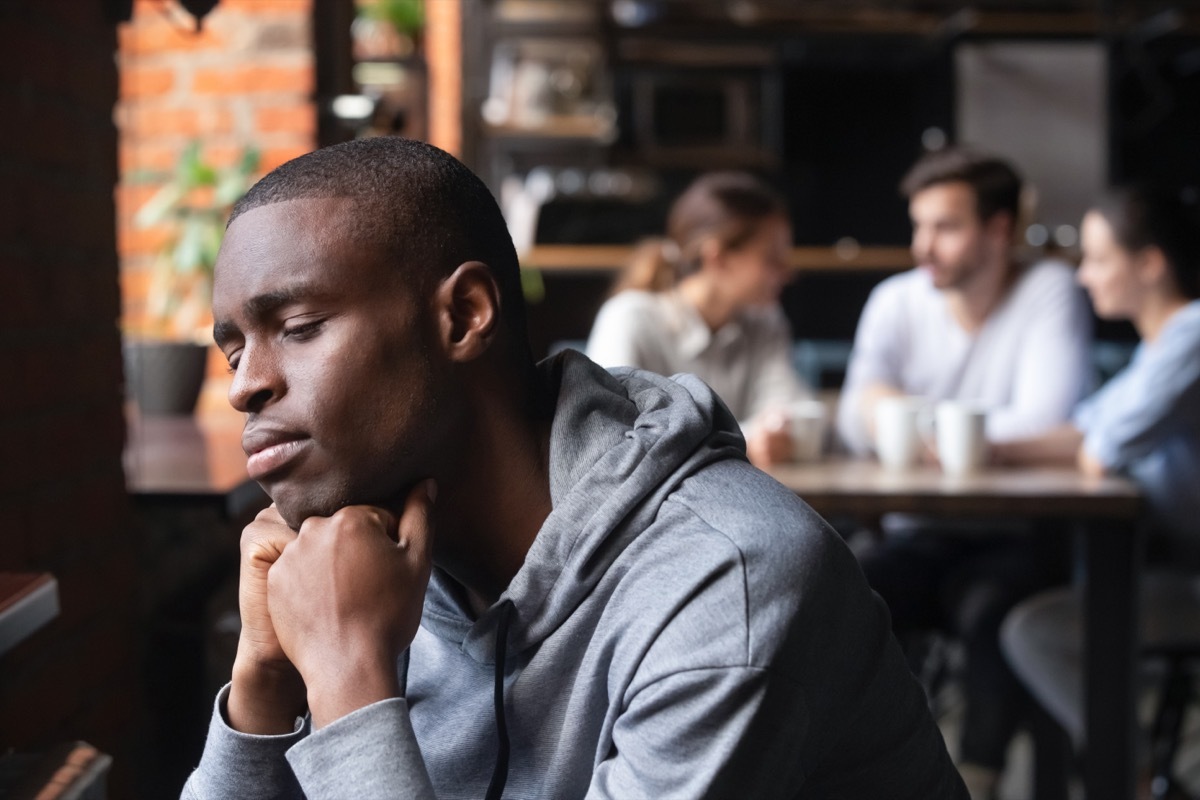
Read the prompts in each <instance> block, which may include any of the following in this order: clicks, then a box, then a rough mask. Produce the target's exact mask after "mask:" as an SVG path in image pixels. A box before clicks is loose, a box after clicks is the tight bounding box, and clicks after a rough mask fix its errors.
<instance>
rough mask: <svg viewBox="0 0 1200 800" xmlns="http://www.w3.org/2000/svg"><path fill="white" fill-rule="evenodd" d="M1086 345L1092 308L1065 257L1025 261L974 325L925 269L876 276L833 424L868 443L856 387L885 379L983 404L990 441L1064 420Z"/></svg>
mask: <svg viewBox="0 0 1200 800" xmlns="http://www.w3.org/2000/svg"><path fill="white" fill-rule="evenodd" d="M1090 350H1091V316H1090V314H1089V313H1088V306H1087V301H1086V299H1085V297H1084V294H1083V291H1082V289H1080V288H1079V287H1078V286H1077V285H1076V283H1075V275H1074V270H1073V269H1072V268H1071V267H1070V266H1069V265H1068V264H1065V263H1063V262H1059V261H1042V262H1038V263H1036V264H1034V265H1032V266H1030V267H1028V268H1027V269H1025V271H1024V272H1023V273H1022V275H1021V276H1020V277H1019V278H1018V279H1017V282H1016V284H1015V285H1014V286H1013V287H1012V289H1011V290H1010V291H1009V293H1008V295H1007V297H1005V298H1004V300H1002V301H1001V303H1000V305H999V306H997V307H996V309H995V310H994V311H993V312H992V313H991V315H990V316H989V317H988V318H987V321H986V322H985V323H984V324H983V327H982V328H980V329H979V330H978V331H977V332H975V333H974V334H971V333H968V332H967V331H965V330H964V329H963V328H962V326H961V325H959V324H958V322H957V321H956V320H955V319H954V317H953V316H952V315H951V313H950V309H949V306H948V304H947V302H946V296H945V295H944V294H943V293H942V292H941V291H940V290H938V289H937V288H935V287H934V285H933V282H932V280H931V278H930V276H929V274H928V273H927V272H926V271H924V270H921V269H914V270H910V271H908V272H904V273H902V274H900V275H895V276H893V277H891V278H888V279H887V280H885V281H883V282H882V283H880V284H879V285H878V286H876V287H875V289H874V290H873V291H872V292H871V296H870V298H869V299H868V300H867V305H866V307H865V308H864V309H863V313H862V317H861V319H860V320H859V323H858V331H857V333H856V334H855V338H854V350H853V352H852V353H851V356H850V366H849V368H848V370H847V372H846V382H845V385H844V386H843V388H842V395H841V402H840V405H839V408H838V432H839V434H840V435H841V437H842V440H843V441H844V442H845V443H846V445H847V447H848V448H849V449H850V450H851V451H853V452H855V453H860V454H861V453H866V452H868V451H870V449H871V442H870V441H869V436H868V432H867V426H866V421H865V419H864V417H863V413H862V411H861V410H860V406H861V402H862V393H863V390H864V389H865V388H866V387H868V386H870V385H872V384H875V383H885V384H888V385H891V386H895V387H896V388H898V389H900V390H901V391H903V392H904V393H905V394H908V395H913V396H918V397H923V398H926V399H927V400H929V401H930V402H936V401H939V400H962V401H968V402H972V403H977V404H980V405H982V406H983V407H984V408H986V409H987V411H988V419H987V433H988V438H989V439H991V440H993V441H1005V440H1011V439H1021V438H1025V437H1028V436H1036V435H1038V434H1040V433H1044V432H1045V431H1047V430H1049V429H1050V428H1052V427H1054V426H1056V425H1059V424H1060V423H1063V422H1066V421H1067V420H1068V419H1069V418H1070V414H1071V410H1072V408H1074V406H1075V404H1076V403H1078V402H1079V400H1080V399H1081V398H1082V397H1083V396H1084V395H1085V394H1086V393H1087V391H1088V390H1089V388H1090V386H1091V376H1092V371H1091V353H1090Z"/></svg>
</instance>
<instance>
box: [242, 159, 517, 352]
mask: <svg viewBox="0 0 1200 800" xmlns="http://www.w3.org/2000/svg"><path fill="white" fill-rule="evenodd" d="M333 197H344V198H349V199H350V200H352V201H353V202H354V204H355V214H356V218H355V221H354V225H353V229H352V230H350V231H348V232H347V233H348V234H349V235H351V236H354V237H361V238H365V239H367V240H369V241H374V242H375V243H376V244H377V245H378V246H379V247H381V248H382V249H383V251H384V252H385V253H386V254H387V255H388V257H389V258H391V260H392V261H393V262H394V263H395V264H396V266H397V268H400V269H405V270H408V271H410V272H411V273H412V276H413V279H414V282H415V285H416V286H417V287H418V288H422V289H423V288H428V287H431V286H432V285H434V283H435V282H436V281H437V280H440V279H441V278H444V277H446V276H448V275H450V274H451V273H452V272H453V271H454V269H455V268H456V267H458V266H459V265H460V264H463V263H466V262H468V261H482V262H483V263H485V264H487V265H488V268H489V269H490V270H491V272H492V274H493V275H494V276H495V278H496V283H497V285H498V286H499V289H500V304H501V319H502V320H503V321H504V323H505V325H506V326H507V327H508V328H509V330H510V331H511V332H512V333H513V334H514V335H515V337H516V343H517V345H518V347H519V348H522V349H527V348H528V343H527V341H528V340H527V336H526V321H525V302H524V297H523V295H522V292H521V275H520V265H519V263H518V261H517V253H516V250H515V248H514V247H513V243H512V237H511V236H510V235H509V232H508V228H507V226H506V225H505V222H504V217H503V216H502V215H501V213H500V208H499V206H497V205H496V200H495V198H494V197H492V194H491V192H489V191H488V189H487V187H486V186H484V184H483V181H481V180H480V179H479V178H478V177H477V176H476V175H475V174H474V173H473V172H471V171H470V170H469V169H467V168H466V166H464V165H463V164H462V163H461V162H460V161H458V159H456V158H454V157H453V156H451V155H450V154H449V153H447V152H445V151H443V150H440V149H438V148H437V147H434V146H433V145H430V144H426V143H425V142H419V141H416V140H413V139H404V138H400V137H397V136H380V137H375V138H370V139H357V140H354V141H350V142H344V143H342V144H336V145H333V146H331V147H325V148H322V149H320V150H314V151H313V152H311V153H307V154H305V155H302V156H299V157H298V158H294V159H292V160H291V161H288V162H287V163H285V164H283V165H281V166H279V167H277V168H275V169H274V170H272V171H271V172H269V173H267V175H266V176H265V177H263V178H262V180H260V181H259V182H258V183H256V184H254V186H253V187H251V189H250V191H249V192H247V193H246V195H245V196H244V197H243V198H242V199H241V200H239V201H238V203H237V204H236V205H235V206H234V208H233V213H232V215H231V216H230V220H229V221H230V223H232V222H233V220H235V219H237V218H238V217H239V216H241V215H242V214H244V213H246V212H247V211H250V210H252V209H254V208H258V207H259V206H264V205H270V204H272V203H279V202H283V201H286V200H299V199H306V198H333Z"/></svg>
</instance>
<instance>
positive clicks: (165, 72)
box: [121, 64, 175, 99]
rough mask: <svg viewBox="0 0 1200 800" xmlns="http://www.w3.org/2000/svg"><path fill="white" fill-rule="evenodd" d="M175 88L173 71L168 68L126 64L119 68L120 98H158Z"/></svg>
mask: <svg viewBox="0 0 1200 800" xmlns="http://www.w3.org/2000/svg"><path fill="white" fill-rule="evenodd" d="M174 86H175V70H174V69H172V68H170V67H151V66H142V65H138V64H126V65H125V66H123V67H122V68H121V97H122V98H125V99H140V98H146V97H158V96H160V95H164V94H166V93H167V92H169V91H171V89H172V88H174Z"/></svg>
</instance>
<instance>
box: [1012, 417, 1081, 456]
mask: <svg viewBox="0 0 1200 800" xmlns="http://www.w3.org/2000/svg"><path fill="white" fill-rule="evenodd" d="M1082 444H1083V434H1082V433H1080V431H1079V429H1078V428H1076V427H1075V426H1074V425H1071V424H1070V423H1067V424H1064V425H1060V426H1059V427H1057V428H1054V429H1053V430H1051V431H1049V432H1047V433H1044V434H1042V435H1041V436H1035V437H1032V438H1029V439H1017V440H1014V441H1010V442H996V443H994V444H992V445H991V455H992V461H993V463H996V464H1002V465H1004V464H1008V465H1014V466H1021V465H1038V464H1042V465H1057V466H1068V465H1072V464H1075V463H1077V459H1078V458H1079V453H1080V448H1081V446H1082Z"/></svg>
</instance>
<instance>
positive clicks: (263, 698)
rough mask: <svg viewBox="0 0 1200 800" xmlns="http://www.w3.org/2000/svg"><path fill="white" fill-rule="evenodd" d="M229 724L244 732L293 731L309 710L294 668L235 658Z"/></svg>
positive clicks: (302, 685)
mask: <svg viewBox="0 0 1200 800" xmlns="http://www.w3.org/2000/svg"><path fill="white" fill-rule="evenodd" d="M226 708H227V713H228V716H229V719H228V722H229V726H230V727H231V728H233V729H234V730H236V731H239V732H241V733H251V734H257V735H263V736H267V735H279V734H286V733H291V732H292V731H293V730H295V727H296V718H297V717H302V716H304V714H305V712H306V711H307V702H306V698H305V688H304V681H303V679H301V677H300V673H299V672H297V671H296V670H295V669H294V668H292V667H290V666H288V667H287V668H283V669H279V668H274V667H264V666H256V665H250V664H246V663H244V662H240V661H235V662H234V665H233V680H232V681H231V683H230V687H229V701H228V704H227V707H226Z"/></svg>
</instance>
